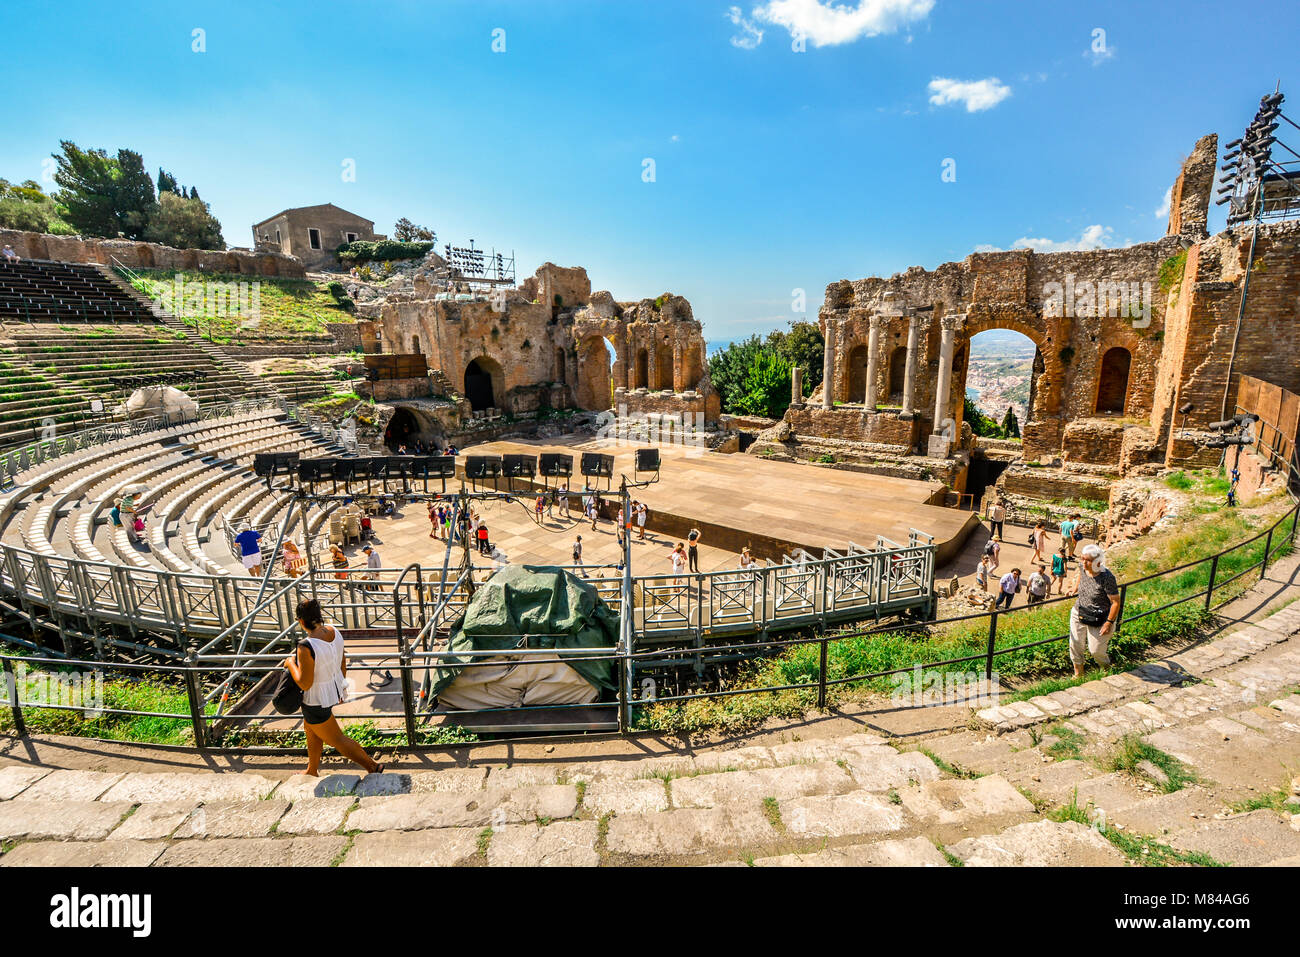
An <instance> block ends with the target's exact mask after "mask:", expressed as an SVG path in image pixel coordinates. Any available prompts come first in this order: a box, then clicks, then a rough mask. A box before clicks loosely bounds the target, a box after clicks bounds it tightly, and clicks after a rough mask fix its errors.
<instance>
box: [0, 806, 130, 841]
mask: <svg viewBox="0 0 1300 957" xmlns="http://www.w3.org/2000/svg"><path fill="white" fill-rule="evenodd" d="M129 810H131V804H130V803H129V802H126V801H111V802H109V801H60V802H53V801H5V802H4V803H3V804H0V840H27V841H39V840H44V839H47V838H53V839H55V840H59V841H101V840H103V839H104V838H106V837H108V834H109V832H110V831H112V830H113V828H115V827H117V825H118V822H119V821H121V820H122V816H123V815H124V814H126V812H127V811H129Z"/></svg>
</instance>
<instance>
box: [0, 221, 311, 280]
mask: <svg viewBox="0 0 1300 957" xmlns="http://www.w3.org/2000/svg"><path fill="white" fill-rule="evenodd" d="M5 245H8V246H12V247H13V249H14V252H16V253H17V254H18V255H19V256H21V257H23V258H24V259H49V260H53V261H54V262H68V263H99V264H101V265H105V266H111V265H112V264H113V260H114V259H116V260H117V261H118V262H120V263H121V264H122V265H124V266H127V267H129V268H131V269H174V270H180V271H191V272H196V273H229V274H238V275H242V276H282V277H285V278H289V279H302V278H303V277H304V276H305V275H306V271H305V270H304V268H303V265H302V263H301V262H300V261H299V260H297V259H295V258H294V257H292V256H283V255H280V254H279V253H270V252H256V253H255V252H250V251H248V250H246V249H229V250H219V249H173V248H172V247H171V246H160V245H158V244H157V243H141V242H134V241H132V240H127V239H94V238H83V237H81V236H53V235H51V234H49V233H29V232H23V231H21V230H16V229H0V246H5Z"/></svg>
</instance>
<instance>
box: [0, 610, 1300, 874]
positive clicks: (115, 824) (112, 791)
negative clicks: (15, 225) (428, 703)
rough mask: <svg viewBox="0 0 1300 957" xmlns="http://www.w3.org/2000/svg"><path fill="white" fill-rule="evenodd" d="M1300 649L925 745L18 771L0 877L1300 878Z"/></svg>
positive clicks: (1107, 685) (1178, 659)
mask: <svg viewBox="0 0 1300 957" xmlns="http://www.w3.org/2000/svg"><path fill="white" fill-rule="evenodd" d="M1298 631H1300V605H1297V606H1295V607H1294V608H1291V607H1288V608H1283V609H1282V610H1281V611H1277V612H1275V613H1273V614H1272V615H1269V616H1268V617H1266V618H1263V619H1262V620H1260V621H1258V622H1256V623H1254V624H1250V625H1247V626H1245V627H1243V628H1241V629H1239V630H1237V631H1234V632H1230V633H1227V634H1225V635H1223V636H1222V637H1220V638H1218V639H1217V640H1215V641H1213V642H1208V643H1203V644H1201V645H1198V646H1196V647H1194V648H1191V649H1188V650H1186V651H1184V652H1181V653H1179V654H1178V655H1172V656H1170V657H1169V658H1167V659H1164V660H1163V661H1162V662H1160V663H1158V664H1155V665H1145V666H1143V667H1141V668H1138V669H1135V670H1134V671H1132V672H1129V673H1128V674H1126V675H1114V676H1110V677H1107V678H1103V679H1100V680H1097V681H1092V682H1088V683H1086V684H1082V685H1079V686H1077V687H1075V688H1071V689H1069V696H1068V698H1066V697H1061V696H1064V695H1065V694H1066V693H1065V692H1058V693H1056V695H1049V696H1047V697H1048V698H1049V699H1051V700H1053V701H1054V702H1056V703H1057V704H1058V705H1059V706H1060V708H1061V710H1060V711H1059V712H1053V711H1052V710H1051V707H1050V706H1046V705H1044V704H1043V703H1041V702H1040V703H1038V704H1035V705H1034V709H1035V712H1036V713H1034V714H1031V713H1028V710H1027V709H1024V708H1017V707H1016V706H1014V705H1011V706H1006V708H1007V709H1009V710H1000V709H992V710H990V711H988V712H986V713H985V714H984V717H983V718H977V719H975V720H974V721H973V722H972V724H973V726H972V727H969V728H966V729H963V730H959V731H955V732H946V733H936V734H931V735H928V736H923V737H918V738H908V739H901V738H897V737H884V736H881V735H878V734H875V733H872V732H870V731H867V730H862V731H858V732H855V733H851V734H846V735H844V734H842V735H840V736H838V737H826V738H812V739H809V740H800V739H799V738H798V737H797V736H796V735H795V733H794V731H792V730H787V731H785V732H783V733H781V734H779V735H778V734H772V735H769V736H768V739H767V740H766V742H764V743H758V744H752V745H749V746H746V747H739V748H720V749H715V750H705V751H701V752H698V753H694V754H691V753H667V754H659V755H655V756H649V757H641V756H631V757H626V758H622V757H607V758H603V759H600V760H588V761H578V762H574V761H569V762H557V761H552V760H549V759H541V758H539V759H538V760H536V761H530V762H524V761H516V762H515V763H514V764H512V765H508V766H503V765H501V764H499V763H491V762H487V763H483V764H469V765H468V766H464V765H460V766H458V765H453V764H450V763H449V764H448V765H447V766H445V767H443V768H441V769H436V770H425V771H418V772H413V773H402V772H400V771H390V772H388V773H384V774H378V775H369V776H365V777H362V776H360V775H357V774H352V773H348V772H343V773H332V774H328V775H326V776H323V777H321V778H306V777H301V776H293V777H288V778H287V779H282V778H283V774H282V773H281V774H280V775H278V776H268V775H266V774H259V773H255V772H251V771H243V772H237V773H212V772H200V773H184V772H176V771H168V772H162V773H154V772H140V771H127V772H119V771H103V770H55V769H51V768H48V767H44V766H32V765H30V764H22V763H10V764H9V765H8V766H5V767H3V768H0V850H2V851H3V856H0V866H21V865H60V864H74V863H75V864H78V865H82V866H84V865H88V864H101V865H137V866H144V865H155V866H168V865H172V866H176V865H181V866H183V865H206V864H235V865H245V866H271V865H289V866H298V865H311V864H316V865H342V866H349V867H350V866H392V865H435V866H452V865H464V866H482V865H488V866H500V865H517V864H526V865H583V866H596V865H651V866H653V865H665V864H691V865H731V866H742V865H752V866H813V865H816V866H825V865H912V866H936V867H938V866H949V865H962V866H991V865H1026V866H1057V865H1090V866H1094V865H1104V866H1141V865H1143V864H1147V863H1161V864H1165V863H1170V864H1179V863H1182V864H1229V865H1239V866H1254V865H1264V864H1270V865H1295V864H1300V778H1297V777H1295V774H1296V770H1297V769H1298V768H1300V694H1297V693H1296V691H1297V689H1300V640H1297V639H1295V638H1294V635H1295V634H1296V633H1297V632H1298ZM1172 675H1177V676H1178V677H1177V681H1174V680H1173V679H1172V678H1171V677H1170V676H1172ZM1035 700H1036V699H1035ZM1138 705H1141V707H1138ZM981 725H982V726H981ZM815 728H816V725H813V726H810V727H807V728H800V729H798V730H799V733H800V734H802V733H803V732H804V731H808V732H809V733H815ZM1134 753H1136V756H1137V757H1139V758H1141V760H1131V759H1128V760H1121V758H1123V756H1124V755H1126V754H1128V755H1133V754H1134ZM329 761H330V763H331V764H332V765H339V763H340V762H339V759H337V758H331V759H329ZM100 766H101V767H102V766H104V765H103V764H101V765H100Z"/></svg>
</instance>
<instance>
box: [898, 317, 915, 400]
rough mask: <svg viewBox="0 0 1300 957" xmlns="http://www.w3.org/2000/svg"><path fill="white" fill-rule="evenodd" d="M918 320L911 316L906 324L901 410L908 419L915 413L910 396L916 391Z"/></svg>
mask: <svg viewBox="0 0 1300 957" xmlns="http://www.w3.org/2000/svg"><path fill="white" fill-rule="evenodd" d="M917 325H918V320H917V317H916V316H912V317H911V318H910V319H909V320H908V324H907V367H906V369H905V371H904V372H903V412H902V418H904V419H910V418H912V417H913V416H914V415H915V414H916V413H915V410H914V409H913V408H912V397H913V395H914V394H915V392H916V361H917V360H916V350H917V343H916V340H917V334H918V331H919V330H918V329H917Z"/></svg>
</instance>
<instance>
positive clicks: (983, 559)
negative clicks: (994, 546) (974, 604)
mask: <svg viewBox="0 0 1300 957" xmlns="http://www.w3.org/2000/svg"><path fill="white" fill-rule="evenodd" d="M992 571H993V569H991V568H990V567H989V557H988V556H987V555H981V556H980V563H979V564H978V565H976V566H975V584H977V585H979V586H980V591H982V592H985V593H986V594H987V592H988V590H989V574H990V573H991V572H992Z"/></svg>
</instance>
